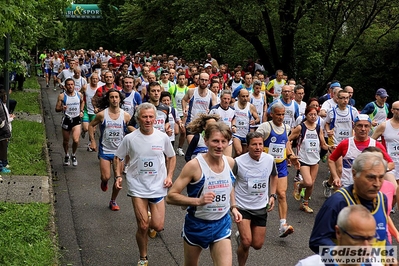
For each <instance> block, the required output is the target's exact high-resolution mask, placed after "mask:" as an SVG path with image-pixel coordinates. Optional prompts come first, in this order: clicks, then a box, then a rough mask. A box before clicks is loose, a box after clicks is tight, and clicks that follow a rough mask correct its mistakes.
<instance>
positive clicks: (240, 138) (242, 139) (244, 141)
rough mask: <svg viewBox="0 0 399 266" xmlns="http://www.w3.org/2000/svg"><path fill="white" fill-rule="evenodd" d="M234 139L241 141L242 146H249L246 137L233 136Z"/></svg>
mask: <svg viewBox="0 0 399 266" xmlns="http://www.w3.org/2000/svg"><path fill="white" fill-rule="evenodd" d="M233 138H236V139H239V140H240V141H241V144H245V145H246V144H247V138H246V137H240V136H237V135H235V134H233Z"/></svg>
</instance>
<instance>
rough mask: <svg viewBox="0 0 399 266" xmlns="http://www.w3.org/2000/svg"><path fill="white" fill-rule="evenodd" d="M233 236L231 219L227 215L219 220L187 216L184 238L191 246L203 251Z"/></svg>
mask: <svg viewBox="0 0 399 266" xmlns="http://www.w3.org/2000/svg"><path fill="white" fill-rule="evenodd" d="M230 235H231V218H230V215H229V214H226V215H225V216H224V217H223V218H222V219H219V220H216V221H214V220H212V221H207V220H202V219H199V218H195V217H194V216H192V215H191V214H186V218H185V220H184V225H183V232H182V236H183V238H184V240H185V241H186V242H187V243H188V244H189V245H191V246H199V247H201V248H203V249H207V248H209V245H210V244H212V243H215V242H218V241H220V240H223V239H226V238H229V237H230Z"/></svg>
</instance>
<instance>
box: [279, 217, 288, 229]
mask: <svg viewBox="0 0 399 266" xmlns="http://www.w3.org/2000/svg"><path fill="white" fill-rule="evenodd" d="M286 223H287V220H286V219H280V227H281V226H283V225H284V224H286Z"/></svg>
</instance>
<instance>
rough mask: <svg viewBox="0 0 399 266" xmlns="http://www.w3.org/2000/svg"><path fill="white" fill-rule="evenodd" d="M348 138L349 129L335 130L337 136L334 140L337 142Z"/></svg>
mask: <svg viewBox="0 0 399 266" xmlns="http://www.w3.org/2000/svg"><path fill="white" fill-rule="evenodd" d="M349 137H350V132H349V129H347V128H345V129H341V128H340V129H338V130H337V136H336V138H337V140H338V141H339V142H340V141H342V140H344V139H347V138H349Z"/></svg>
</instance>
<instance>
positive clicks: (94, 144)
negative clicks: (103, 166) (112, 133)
mask: <svg viewBox="0 0 399 266" xmlns="http://www.w3.org/2000/svg"><path fill="white" fill-rule="evenodd" d="M90 149H92V150H93V151H96V150H97V144H96V141H95V140H92V141H91V142H90Z"/></svg>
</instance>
